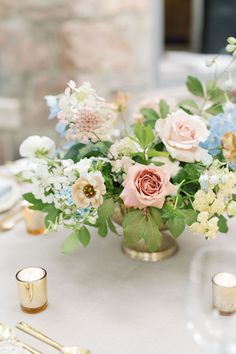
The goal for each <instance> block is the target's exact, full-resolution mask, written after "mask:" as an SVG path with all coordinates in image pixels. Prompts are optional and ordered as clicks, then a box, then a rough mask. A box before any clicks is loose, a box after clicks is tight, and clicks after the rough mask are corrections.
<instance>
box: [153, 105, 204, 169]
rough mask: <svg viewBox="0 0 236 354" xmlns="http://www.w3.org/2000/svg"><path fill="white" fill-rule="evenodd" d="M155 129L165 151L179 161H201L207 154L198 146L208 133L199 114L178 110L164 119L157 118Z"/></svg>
mask: <svg viewBox="0 0 236 354" xmlns="http://www.w3.org/2000/svg"><path fill="white" fill-rule="evenodd" d="M155 129H156V132H157V134H158V136H159V137H160V138H161V140H162V141H163V143H164V144H165V147H166V149H167V151H168V152H169V153H170V155H171V156H172V157H173V158H175V159H177V160H179V161H184V162H194V161H202V159H204V158H205V155H206V154H208V152H207V150H205V149H203V148H201V147H200V146H199V143H200V142H203V141H205V140H206V139H207V137H208V135H209V131H208V130H207V127H206V124H205V123H204V122H203V120H202V119H201V118H200V117H199V116H196V115H189V114H187V113H185V112H184V111H182V110H178V111H176V112H175V113H172V114H170V115H168V117H167V118H165V119H159V120H158V121H157V122H156V127H155Z"/></svg>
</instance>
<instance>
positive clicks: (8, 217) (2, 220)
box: [0, 206, 22, 225]
mask: <svg viewBox="0 0 236 354" xmlns="http://www.w3.org/2000/svg"><path fill="white" fill-rule="evenodd" d="M20 212H22V206H20V207H18V208H16V209H14V210H12V211H11V212H9V213H6V214H5V215H4V216H3V217H2V218H1V219H0V225H1V224H2V223H3V222H5V221H7V220H9V219H11V218H12V217H13V216H15V215H17V214H18V213H20Z"/></svg>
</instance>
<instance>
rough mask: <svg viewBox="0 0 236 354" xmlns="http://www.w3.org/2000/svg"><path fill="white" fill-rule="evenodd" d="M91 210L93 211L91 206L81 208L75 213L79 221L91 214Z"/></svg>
mask: <svg viewBox="0 0 236 354" xmlns="http://www.w3.org/2000/svg"><path fill="white" fill-rule="evenodd" d="M90 212H91V207H88V208H79V209H78V210H77V211H76V213H75V215H76V217H77V219H78V221H80V220H84V219H85V218H86V217H87V216H89V214H90Z"/></svg>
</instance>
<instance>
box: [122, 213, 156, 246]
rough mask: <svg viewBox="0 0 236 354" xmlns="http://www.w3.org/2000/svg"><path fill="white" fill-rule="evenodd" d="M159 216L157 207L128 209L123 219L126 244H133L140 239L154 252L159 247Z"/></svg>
mask: <svg viewBox="0 0 236 354" xmlns="http://www.w3.org/2000/svg"><path fill="white" fill-rule="evenodd" d="M160 225H161V216H160V212H159V210H158V209H157V208H148V210H147V211H146V214H145V211H144V210H132V211H129V212H128V213H127V214H126V215H125V218H124V221H123V229H124V241H125V244H126V245H127V246H133V245H135V244H136V243H137V242H138V241H139V240H140V239H143V240H144V241H145V244H146V246H147V249H148V250H149V251H150V252H154V251H156V250H157V249H158V247H160V244H161V239H162V235H161V232H160V230H159V227H160Z"/></svg>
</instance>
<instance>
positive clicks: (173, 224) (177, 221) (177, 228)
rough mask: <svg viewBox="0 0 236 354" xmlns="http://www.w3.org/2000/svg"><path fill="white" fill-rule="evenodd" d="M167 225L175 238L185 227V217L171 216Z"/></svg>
mask: <svg viewBox="0 0 236 354" xmlns="http://www.w3.org/2000/svg"><path fill="white" fill-rule="evenodd" d="M167 226H168V229H169V230H170V233H171V235H172V236H173V237H174V238H177V237H179V236H180V235H181V234H182V233H183V231H184V229H185V222H184V217H181V216H176V217H174V218H170V219H169V220H168V221H167Z"/></svg>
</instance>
